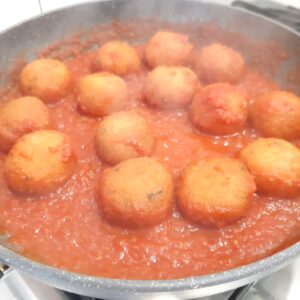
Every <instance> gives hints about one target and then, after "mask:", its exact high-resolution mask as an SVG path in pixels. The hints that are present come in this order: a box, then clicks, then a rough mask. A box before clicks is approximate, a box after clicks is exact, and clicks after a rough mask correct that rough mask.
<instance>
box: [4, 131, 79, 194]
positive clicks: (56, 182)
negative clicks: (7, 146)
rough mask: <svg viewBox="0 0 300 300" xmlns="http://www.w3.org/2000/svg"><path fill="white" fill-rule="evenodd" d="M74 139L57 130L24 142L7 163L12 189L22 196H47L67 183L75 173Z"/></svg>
mask: <svg viewBox="0 0 300 300" xmlns="http://www.w3.org/2000/svg"><path fill="white" fill-rule="evenodd" d="M75 165H76V163H75V156H74V153H73V150H72V146H71V141H70V138H69V137H68V136H67V135H66V134H64V133H61V132H58V131H54V130H39V131H35V132H32V133H29V134H27V135H24V136H23V137H22V138H20V139H19V140H18V141H17V143H16V144H15V145H14V146H13V147H12V148H11V150H10V151H9V153H8V155H7V157H6V159H5V162H4V174H5V178H6V181H7V183H8V185H9V187H10V188H11V189H12V190H14V191H16V192H19V193H25V194H43V193H48V192H51V191H53V190H55V189H57V188H58V187H59V186H60V185H62V184H63V183H65V182H66V181H67V180H68V179H69V178H70V177H71V175H72V174H73V172H74V169H75Z"/></svg>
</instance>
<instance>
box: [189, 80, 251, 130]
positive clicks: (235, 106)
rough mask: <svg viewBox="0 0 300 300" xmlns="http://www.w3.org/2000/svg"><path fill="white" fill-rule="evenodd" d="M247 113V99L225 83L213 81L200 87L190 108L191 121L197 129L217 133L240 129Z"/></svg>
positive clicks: (244, 122)
mask: <svg viewBox="0 0 300 300" xmlns="http://www.w3.org/2000/svg"><path fill="white" fill-rule="evenodd" d="M247 114H248V103H247V100H246V99H245V98H244V97H243V95H242V94H241V93H239V92H238V90H237V89H236V88H235V87H233V86H231V85H229V84H227V83H214V84H210V85H208V86H206V87H204V88H203V89H201V90H200V91H199V92H198V93H197V94H196V96H195V98H194V100H193V103H192V106H191V109H190V115H191V119H192V122H193V123H194V125H195V126H196V127H197V128H198V129H204V130H205V131H208V132H210V133H213V134H217V135H226V134H232V133H235V132H238V131H240V130H242V129H243V128H244V126H245V124H246V120H247Z"/></svg>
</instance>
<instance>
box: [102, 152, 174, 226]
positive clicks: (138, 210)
mask: <svg viewBox="0 0 300 300" xmlns="http://www.w3.org/2000/svg"><path fill="white" fill-rule="evenodd" d="M99 196H100V197H99V204H100V207H101V209H102V211H103V213H104V216H105V217H106V219H107V220H108V221H110V222H112V223H114V224H116V225H120V226H127V227H132V228H138V227H143V226H150V225H155V224H158V223H160V222H162V221H163V220H164V219H165V218H166V217H167V216H168V215H169V213H170V211H171V208H172V199H173V179H172V175H171V173H170V172H169V171H168V170H167V169H166V168H165V167H164V166H163V165H162V164H161V163H159V162H157V161H156V160H154V159H152V158H148V157H139V158H132V159H129V160H126V161H123V162H121V163H120V164H118V165H116V166H114V167H112V168H109V169H106V170H104V171H103V174H102V177H101V180H100V185H99Z"/></svg>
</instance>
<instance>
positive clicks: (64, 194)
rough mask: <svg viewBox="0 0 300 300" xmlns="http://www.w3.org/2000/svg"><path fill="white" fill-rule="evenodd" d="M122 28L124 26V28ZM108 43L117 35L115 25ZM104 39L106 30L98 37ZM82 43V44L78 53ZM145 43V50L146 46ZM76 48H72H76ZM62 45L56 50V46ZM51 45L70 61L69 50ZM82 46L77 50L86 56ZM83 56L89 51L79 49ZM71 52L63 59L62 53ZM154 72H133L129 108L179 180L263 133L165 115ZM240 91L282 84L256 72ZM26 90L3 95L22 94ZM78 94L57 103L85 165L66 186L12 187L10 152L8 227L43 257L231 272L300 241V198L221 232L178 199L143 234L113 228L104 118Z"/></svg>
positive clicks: (20, 246)
mask: <svg viewBox="0 0 300 300" xmlns="http://www.w3.org/2000/svg"><path fill="white" fill-rule="evenodd" d="M114 32H115V29H114ZM106 34H107V39H109V38H111V37H113V36H114V35H113V34H111V35H109V31H106ZM95 40H97V42H99V36H98V37H97V38H95ZM79 44H80V43H79V42H78V41H76V39H75V38H73V40H72V43H71V45H72V47H69V48H67V50H68V51H70V49H71V50H72V51H74V52H75V53H77V52H78V51H77V47H78V49H79V46H78V45H79ZM142 48H143V47H142V46H138V49H139V50H140V51H142ZM67 50H66V51H67ZM51 51H52V52H51ZM51 51H50V50H49V51H47V50H45V51H44V52H43V54H42V55H44V56H47V55H52V56H56V57H60V56H61V55H62V54H63V53H64V52H63V51H61V53H58V54H55V55H54V54H53V53H55V51H54V50H53V49H51ZM76 51H77V52H76ZM79 52H80V51H79ZM62 56H63V55H62ZM92 59H93V54H92V52H84V51H83V52H80V54H78V53H77V55H76V58H71V59H68V60H66V62H67V64H68V66H69V67H70V68H71V70H72V72H73V74H74V81H75V82H76V81H78V79H79V78H80V77H82V76H83V75H85V74H88V73H90V72H91V70H92V67H91V65H92V63H91V62H92ZM145 77H146V70H144V71H143V72H141V73H139V74H135V75H129V76H127V77H125V80H126V81H127V83H128V86H129V90H130V98H131V103H130V106H129V107H128V109H132V108H134V109H136V110H137V111H139V112H140V113H141V114H142V115H144V116H145V117H146V118H147V119H148V121H149V123H150V125H151V128H152V130H153V133H154V135H155V137H156V145H155V150H154V152H153V154H152V156H153V157H155V158H157V159H159V160H160V161H162V162H164V163H165V164H166V165H167V166H169V167H170V169H171V170H172V171H173V173H174V177H175V179H176V177H177V176H178V173H179V172H180V171H181V170H182V168H184V167H185V166H186V165H187V164H189V163H190V162H192V161H194V160H196V159H199V158H203V157H208V156H228V157H234V156H235V155H236V154H237V153H238V152H239V150H240V149H241V148H242V147H243V146H244V145H245V144H247V143H248V142H249V141H251V140H252V139H255V138H257V134H256V133H255V132H254V131H253V130H252V129H250V128H247V129H246V130H245V131H243V132H241V133H239V134H235V135H233V136H228V137H212V136H208V135H205V134H203V133H200V132H197V131H196V130H195V128H194V127H193V126H192V124H191V123H190V121H189V118H188V114H187V112H186V111H184V110H180V111H173V112H167V111H158V110H154V109H151V108H149V107H147V106H146V105H145V104H144V103H143V101H142V86H143V82H144V80H145ZM238 87H239V88H240V89H241V90H242V91H243V92H244V93H245V94H246V95H247V96H248V97H249V98H251V97H252V96H254V95H255V94H258V93H260V92H261V91H265V90H271V89H275V88H276V85H275V84H274V83H272V82H270V81H269V80H268V79H267V78H265V77H264V76H263V75H262V74H260V73H258V72H256V71H255V70H251V69H247V70H246V72H245V74H244V76H243V78H241V80H240V82H239V83H238ZM19 95H20V94H19V91H18V88H17V87H16V86H14V87H13V88H11V89H8V90H7V91H6V92H5V93H2V95H1V96H2V97H3V98H4V99H7V100H8V99H12V97H17V96H19ZM75 97H76V95H75V93H74V94H70V95H69V96H68V97H67V98H66V99H64V100H62V101H61V102H59V103H57V104H54V105H52V106H50V111H51V113H52V118H53V124H54V128H56V129H57V130H60V131H62V132H65V133H67V134H69V135H70V137H71V139H72V142H73V146H74V149H75V152H76V155H77V159H78V165H77V170H76V172H75V174H74V175H73V177H72V178H71V179H70V180H69V181H68V182H67V183H66V184H65V185H64V186H63V187H61V188H59V189H58V190H57V191H56V192H54V193H51V194H48V195H44V196H41V197H28V196H20V195H16V194H14V193H12V192H11V191H10V190H9V189H8V187H7V185H6V183H5V179H4V176H3V161H4V158H5V156H4V155H3V154H1V157H0V190H1V193H0V225H1V231H2V232H3V233H4V234H5V235H6V237H7V239H6V242H7V243H9V245H10V247H12V248H13V249H14V250H15V251H17V252H19V253H20V254H22V255H25V256H27V257H29V258H31V259H33V260H37V261H40V262H43V263H45V264H49V265H51V266H55V267H58V268H62V269H66V270H69V271H73V272H77V273H84V274H91V275H96V276H101V277H109V278H126V279H172V278H181V277H186V276H195V275H202V274H209V273H214V272H220V271H224V270H227V269H231V268H234V267H237V266H241V265H244V264H247V263H249V262H253V261H256V260H258V259H261V258H264V257H266V256H268V255H271V254H273V253H274V252H276V251H278V250H279V249H282V248H284V247H286V246H287V245H289V244H290V243H292V242H294V241H295V240H297V239H298V238H299V232H300V222H299V221H300V202H299V201H298V200H297V199H296V200H289V199H271V198H268V199H267V198H263V197H259V196H257V195H255V196H254V198H253V201H252V202H253V203H252V208H251V209H250V210H249V212H248V215H247V216H246V217H245V218H243V219H242V220H240V221H238V222H236V223H234V224H233V225H231V226H227V227H224V228H221V229H214V228H208V227H201V226H195V225H192V224H190V223H188V222H187V221H185V220H184V219H183V218H182V217H181V215H180V213H179V212H178V210H177V208H176V205H175V201H174V209H173V212H172V215H170V216H169V217H168V218H167V219H166V220H165V221H164V222H163V223H162V224H160V225H158V226H155V227H150V228H145V229H139V230H127V229H124V228H119V227H114V226H111V225H110V224H108V223H107V222H106V220H105V219H104V218H103V216H102V215H101V211H99V209H98V206H97V203H96V186H97V181H98V178H99V175H100V174H101V172H102V170H103V169H104V168H106V167H107V166H106V165H105V164H104V163H101V161H100V160H99V158H98V157H97V155H96V152H95V145H94V132H95V126H96V124H97V122H98V121H99V120H97V119H95V118H90V117H87V116H84V115H81V114H80V113H79V112H78V111H77V108H76V103H75Z"/></svg>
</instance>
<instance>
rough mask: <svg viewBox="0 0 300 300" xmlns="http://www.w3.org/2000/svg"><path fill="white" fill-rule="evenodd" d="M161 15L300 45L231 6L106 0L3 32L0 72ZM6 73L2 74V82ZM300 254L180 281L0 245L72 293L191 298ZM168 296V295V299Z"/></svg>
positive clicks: (11, 258) (6, 258)
mask: <svg viewBox="0 0 300 300" xmlns="http://www.w3.org/2000/svg"><path fill="white" fill-rule="evenodd" d="M134 18H141V19H143V18H157V19H160V20H166V21H169V22H176V23H178V22H185V21H195V22H209V21H212V22H214V23H216V24H217V25H218V26H220V27H221V28H225V29H228V30H229V31H236V32H239V33H240V34H242V35H243V36H245V37H247V38H249V39H253V40H267V39H271V38H272V40H274V41H276V42H277V43H278V44H280V45H282V46H284V47H285V48H286V49H287V50H289V49H297V48H298V49H300V38H299V36H298V35H297V33H296V32H293V31H290V30H288V29H287V28H285V27H283V26H280V25H278V24H276V23H273V22H270V21H268V20H266V19H264V18H261V17H257V16H255V15H253V14H249V13H245V12H242V11H239V10H236V9H233V8H230V7H225V6H218V5H215V4H208V3H203V2H201V1H196V0H194V1H193V0H164V1H156V0H143V1H141V0H111V1H109V0H107V1H106V0H104V1H99V2H93V3H86V4H82V5H77V6H74V7H69V8H65V9H61V10H58V11H55V12H52V13H50V14H47V15H44V16H41V17H38V18H35V19H33V20H31V21H28V22H25V23H23V24H21V25H19V26H16V27H14V28H12V29H10V30H8V31H6V32H4V33H2V35H1V36H0V70H5V69H7V68H8V67H9V65H10V64H11V63H12V61H13V59H14V58H15V57H17V56H18V55H19V54H20V53H22V54H23V55H24V57H25V58H32V57H34V56H35V54H36V53H37V52H38V51H40V50H41V49H43V48H45V47H47V46H48V45H50V44H51V43H54V42H56V41H57V40H61V39H63V38H65V37H66V36H68V35H70V34H72V33H74V32H76V31H78V30H80V31H82V30H83V29H87V28H89V27H92V26H96V25H100V24H103V23H106V22H109V21H111V20H112V19H114V20H120V21H126V20H132V19H134ZM295 63H298V64H299V59H297V58H290V59H289V60H287V61H286V62H285V64H284V65H283V66H282V69H281V70H280V72H278V74H279V77H278V80H279V81H281V84H282V85H283V86H284V83H285V81H284V80H285V78H286V74H287V70H288V68H289V66H291V65H293V64H295ZM1 84H2V85H3V84H5V73H4V72H0V85H1ZM299 254H300V243H297V244H295V245H293V246H291V247H289V248H287V249H285V250H283V251H281V252H279V253H277V254H275V255H273V256H271V257H268V258H266V259H263V260H260V261H257V262H255V263H252V264H249V265H246V266H243V267H240V268H236V269H233V270H229V271H226V272H223V273H218V274H211V275H207V276H199V277H191V278H185V279H179V280H160V281H159V280H145V281H138V280H117V279H103V278H99V277H93V276H86V275H79V274H75V273H70V272H67V271H63V270H60V269H56V268H53V267H49V266H46V265H43V264H40V263H37V262H34V261H31V260H29V259H27V258H24V257H22V256H20V255H18V254H15V253H14V252H12V251H11V250H9V249H7V248H6V247H4V246H0V257H1V260H2V261H3V262H4V263H5V264H7V265H9V266H12V267H14V268H16V269H18V270H20V271H22V272H24V273H26V274H28V275H29V276H31V277H33V278H35V279H37V280H40V281H42V282H44V283H47V284H49V285H52V286H55V287H58V288H61V289H63V290H67V291H71V292H74V293H78V294H82V295H87V296H92V297H99V298H108V299H152V298H153V299H154V298H155V299H158V298H159V297H165V296H170V299H188V298H195V297H200V296H207V295H211V294H216V293H220V292H223V291H226V290H230V289H233V288H236V287H238V286H241V285H244V284H247V283H249V282H252V281H254V280H257V279H259V278H261V277H263V276H266V275H267V274H269V273H271V272H274V271H276V270H278V269H280V268H282V267H284V266H286V265H287V264H289V263H290V262H292V261H293V260H294V259H296V257H298V256H299ZM168 299H169V298H168Z"/></svg>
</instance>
